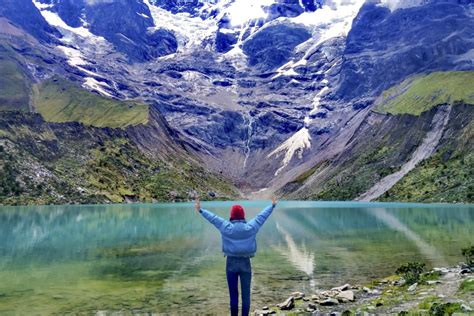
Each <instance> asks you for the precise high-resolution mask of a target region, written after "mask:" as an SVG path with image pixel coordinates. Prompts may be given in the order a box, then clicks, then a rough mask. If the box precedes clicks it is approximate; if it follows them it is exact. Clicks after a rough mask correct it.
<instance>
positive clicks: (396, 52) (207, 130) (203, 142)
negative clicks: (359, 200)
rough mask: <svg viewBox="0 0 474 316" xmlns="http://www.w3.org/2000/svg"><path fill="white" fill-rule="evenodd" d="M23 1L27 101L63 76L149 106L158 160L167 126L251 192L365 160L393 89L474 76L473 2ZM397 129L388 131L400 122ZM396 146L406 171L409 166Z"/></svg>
mask: <svg viewBox="0 0 474 316" xmlns="http://www.w3.org/2000/svg"><path fill="white" fill-rule="evenodd" d="M21 1H22V2H21V3H20V2H18V1H15V2H13V1H7V0H5V1H4V2H5V5H4V6H3V7H2V8H1V9H0V15H1V16H2V17H0V24H1V25H2V26H3V27H2V28H1V30H0V33H1V34H0V35H1V38H2V41H3V42H2V43H4V46H5V47H7V48H8V49H9V52H10V53H9V57H8V58H9V60H14V64H16V65H17V66H18V67H20V68H19V69H20V72H21V74H22V76H24V77H25V78H27V79H26V81H27V84H26V90H25V89H23V90H24V91H23V92H20V94H21V93H23V95H24V99H27V100H29V92H28V91H32V90H31V89H34V86H35V84H37V83H38V82H43V81H45V80H49V79H50V78H51V77H53V76H55V75H58V74H59V75H60V76H62V77H65V78H67V79H68V80H71V81H74V82H76V83H77V84H78V85H80V86H82V87H83V88H84V89H87V90H89V91H92V92H94V93H97V94H99V95H101V96H104V97H106V98H112V99H117V100H140V101H142V102H145V103H146V104H148V105H149V106H150V107H151V108H153V111H154V112H153V113H155V114H154V115H153V116H151V117H150V118H151V120H150V122H149V126H154V128H155V129H154V130H153V128H150V129H147V130H146V131H145V130H143V131H142V130H140V129H135V132H134V133H131V134H130V137H131V138H132V139H133V142H134V143H135V144H137V145H138V146H139V147H140V148H141V149H142V150H144V151H147V152H154V153H155V154H159V152H160V150H157V148H164V147H166V146H168V144H169V143H167V142H165V144H167V145H165V146H164V147H163V146H158V145H156V146H154V140H155V139H162V138H161V136H160V135H162V134H160V133H161V132H162V131H165V130H166V131H167V132H166V133H168V134H169V135H173V137H172V142H174V143H176V142H178V143H179V144H180V145H178V147H180V146H184V148H185V149H186V150H187V151H188V152H189V154H190V156H192V157H194V158H193V159H196V160H199V161H202V162H204V164H205V165H206V168H207V169H209V170H212V171H213V172H215V173H217V174H223V175H225V176H226V177H227V178H229V179H230V180H231V181H233V182H234V183H235V184H237V186H238V187H239V188H240V189H241V190H243V191H244V192H245V193H246V194H250V196H267V195H269V194H271V192H273V191H275V190H280V191H279V192H284V193H285V194H289V195H291V194H292V191H291V189H289V188H290V187H292V186H294V182H295V181H297V180H298V179H301V176H302V175H307V174H308V172H309V173H311V174H313V171H314V168H315V166H318V165H319V164H321V163H323V162H325V161H330V160H331V161H332V160H334V159H335V157H339V158H338V159H342V157H343V156H344V157H345V158H344V159H347V161H348V162H347V163H349V164H350V163H353V162H354V159H355V160H357V159H356V158H355V157H354V156H353V155H355V152H354V151H352V150H351V149H350V146H351V144H352V143H351V141H352V140H353V139H354V137H360V139H364V138H370V137H371V136H370V135H371V134H372V131H371V130H370V129H364V134H363V135H359V134H358V133H360V131H361V128H362V127H361V126H363V125H364V124H366V122H367V121H370V120H372V117H373V116H374V115H375V116H377V115H380V116H382V117H384V116H386V115H387V114H380V113H379V114H374V113H373V109H374V107H375V106H376V103H377V102H376V100H378V99H379V98H380V97H381V96H382V95H383V93H384V91H386V90H387V89H389V88H391V87H396V86H397V85H398V84H399V83H401V82H402V81H404V80H407V79H410V78H411V77H412V76H416V75H418V74H423V73H429V72H434V71H453V70H461V71H470V70H473V68H474V64H473V63H472V51H473V49H474V47H473V42H472V41H471V39H472V37H473V35H474V34H472V32H473V31H472V30H473V29H474V13H473V12H474V11H473V10H474V9H473V4H471V3H469V1H468V2H462V1H438V0H436V1H419V2H417V1H408V2H405V1H382V2H372V1H368V2H365V1H363V0H351V1H339V0H332V1H315V0H303V1H297V0H295V1H293V0H291V1H280V0H260V1H245V0H216V1H205V0H195V1H186V2H182V1H159V0H140V1H128V0H124V1H113V0H107V1H104V0H82V1H61V2H57V1H50V0H34V1H27V0H21ZM23 2H24V3H23ZM20 5H22V6H23V8H24V10H17V8H18V6H20ZM24 81H25V80H24ZM448 90H449V89H448ZM25 91H26V92H25ZM451 92H453V91H451V90H449V91H448V92H447V94H448V95H449V94H450V93H451ZM422 93H425V92H423V91H422ZM430 93H432V92H430ZM453 93H454V92H453ZM429 95H431V94H429ZM453 95H454V94H453ZM8 98H10V99H11V96H9V97H8ZM4 99H5V100H6V98H4ZM0 100H2V99H1V98H0ZM452 101H454V100H450V101H449V102H450V103H452ZM22 102H23V101H22ZM30 103H31V104H30V105H29V109H30V110H33V111H34V110H35V104H33V103H34V102H30ZM465 103H466V102H465ZM467 103H468V102H467ZM12 104H17V103H14V102H13V103H12ZM0 106H1V105H0ZM430 106H431V105H430ZM426 108H428V109H429V108H430V107H426ZM9 109H11V106H9ZM23 109H25V108H24V107H23ZM158 111H159V112H160V113H161V114H162V115H163V116H164V119H165V120H166V121H167V123H168V124H169V127H164V126H161V123H160V122H161V119H160V118H159V115H160V114H158ZM423 115H427V114H423ZM387 117H391V116H387ZM388 121H390V122H393V119H391V120H388V119H387V120H385V119H382V122H383V125H384V127H383V126H380V129H381V130H385V129H388V128H391V129H397V128H398V125H397V126H392V125H390V124H392V123H388ZM402 121H403V120H401V121H397V123H396V124H402ZM415 121H416V119H415ZM385 124H387V125H385ZM401 126H402V125H401ZM423 128H424V127H423V125H420V126H417V127H415V128H414V131H413V133H415V132H416V131H419V132H420V133H421V134H423V133H424V129H423ZM150 131H153V132H150ZM153 135H154V136H153ZM157 135H158V136H157ZM154 137H155V138H154ZM414 139H417V138H416V137H415V138H414ZM392 141H395V139H394V138H393V139H391V141H390V142H392ZM411 141H414V140H411ZM390 142H389V143H390ZM389 143H387V144H386V145H387V146H388V145H390V144H389ZM363 145H366V146H368V147H367V148H366V150H367V151H370V150H372V149H373V150H375V149H374V148H372V149H370V148H369V147H370V146H371V145H370V144H366V143H365V144H364V143H363V142H361V146H363ZM392 145H393V144H392ZM392 147H393V146H392ZM395 147H396V146H395ZM379 149H380V148H379ZM360 150H364V149H362V148H361V149H360ZM397 150H399V152H398V153H399V155H395V156H394V157H395V158H393V159H394V163H395V160H397V159H398V160H397V163H396V164H395V165H398V164H402V163H403V162H404V161H405V160H404V159H405V158H406V157H405V156H406V155H405V154H404V152H405V150H404V149H403V148H402V147H397ZM409 153H411V151H408V152H407V153H406V154H409ZM377 157H378V156H377ZM404 157H405V158H404ZM379 158H380V159H382V158H381V157H379ZM338 170H339V169H338ZM315 179H316V180H314V181H313V182H311V183H314V182H316V181H319V180H317V179H318V178H317V177H316V178H315ZM321 180H322V178H321ZM298 181H299V180H298ZM369 183H372V182H371V181H367V182H366V183H364V185H363V187H365V186H367V185H369ZM306 186H307V187H310V186H313V184H310V183H309V182H308V184H307V185H306ZM295 189H298V188H296V187H295ZM313 189H314V190H316V191H317V189H316V188H313ZM313 189H311V190H310V191H311V192H313V191H314V190H313ZM256 192H258V194H257V193H256ZM298 192H300V191H298ZM294 194H295V195H294V196H298V197H316V195H314V194H306V195H305V194H300V193H294ZM354 197H356V196H355V195H354V194H352V195H351V194H348V195H341V196H340V198H347V199H348V198H354Z"/></svg>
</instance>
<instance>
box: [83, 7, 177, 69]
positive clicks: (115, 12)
mask: <svg viewBox="0 0 474 316" xmlns="http://www.w3.org/2000/svg"><path fill="white" fill-rule="evenodd" d="M85 9H86V16H87V17H88V22H89V23H90V24H91V28H90V29H91V32H92V33H94V34H97V35H100V36H103V37H104V38H105V39H107V40H108V41H109V42H111V43H112V44H114V46H115V47H116V49H117V50H118V51H120V52H122V53H124V54H125V55H126V56H127V57H128V58H129V59H130V60H131V61H133V62H143V61H147V60H152V59H154V58H156V57H160V56H164V55H168V54H171V53H174V52H176V49H177V48H178V44H177V41H176V37H175V36H174V35H173V33H172V32H170V31H167V30H164V29H159V30H157V31H153V32H150V31H148V28H149V27H152V26H154V24H153V20H152V19H151V18H143V17H141V16H139V14H144V15H147V16H150V11H149V10H148V8H147V7H146V6H145V5H144V4H143V3H140V2H138V1H131V0H128V1H118V2H112V3H102V4H96V5H93V6H86V7H85ZM111 17H112V18H111Z"/></svg>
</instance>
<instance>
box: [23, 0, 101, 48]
mask: <svg viewBox="0 0 474 316" xmlns="http://www.w3.org/2000/svg"><path fill="white" fill-rule="evenodd" d="M32 2H33V4H34V5H35V6H36V8H37V9H38V10H39V11H40V13H41V15H42V16H43V18H44V19H45V20H46V22H48V24H49V25H51V26H54V27H55V28H56V29H58V30H59V31H60V32H61V34H63V36H64V38H63V39H62V40H63V41H64V42H66V41H67V42H71V41H72V40H73V37H74V36H75V35H76V36H80V37H82V38H88V39H90V40H93V41H105V39H104V38H103V37H100V36H96V35H94V34H92V33H91V32H90V31H89V30H88V29H87V28H85V27H84V26H79V27H71V26H69V25H67V24H66V22H64V21H63V20H62V19H61V18H60V17H59V15H58V14H57V13H56V12H53V11H50V10H48V9H50V8H51V7H52V6H53V5H45V4H43V3H41V2H39V1H36V0H32Z"/></svg>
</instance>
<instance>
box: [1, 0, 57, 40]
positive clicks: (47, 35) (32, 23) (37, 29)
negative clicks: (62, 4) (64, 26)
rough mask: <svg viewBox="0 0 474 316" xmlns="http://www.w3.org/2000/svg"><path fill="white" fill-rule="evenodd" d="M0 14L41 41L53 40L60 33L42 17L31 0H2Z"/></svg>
mask: <svg viewBox="0 0 474 316" xmlns="http://www.w3.org/2000/svg"><path fill="white" fill-rule="evenodd" d="M18 8H21V10H19V9H18ZM0 16H4V17H7V18H8V19H9V20H10V21H12V22H13V23H15V24H16V25H18V26H19V27H21V28H22V29H24V30H25V31H27V32H28V33H29V34H30V35H32V36H33V37H35V38H36V39H38V40H39V41H41V42H48V43H49V42H54V41H55V40H54V36H59V35H60V34H59V32H58V31H57V30H56V29H55V28H54V27H52V26H50V25H49V24H48V23H47V22H46V21H45V20H44V19H43V17H42V16H41V14H40V13H39V12H38V10H36V7H35V6H34V5H33V3H32V2H31V0H3V1H2V3H1V5H0Z"/></svg>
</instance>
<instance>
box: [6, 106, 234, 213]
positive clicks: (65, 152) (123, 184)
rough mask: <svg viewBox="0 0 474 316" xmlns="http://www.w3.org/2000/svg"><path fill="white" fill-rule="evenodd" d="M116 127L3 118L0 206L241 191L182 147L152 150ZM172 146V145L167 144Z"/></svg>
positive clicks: (172, 198) (169, 198) (222, 196)
mask: <svg viewBox="0 0 474 316" xmlns="http://www.w3.org/2000/svg"><path fill="white" fill-rule="evenodd" d="M129 133H133V131H126V130H120V129H98V128H92V127H86V126H84V125H82V124H78V123H61V124H59V123H47V122H45V121H44V120H43V119H42V118H41V117H40V116H39V115H37V114H29V113H21V112H5V113H2V116H1V117H0V157H1V159H0V170H2V173H1V177H0V183H1V188H2V190H1V191H0V203H2V204H31V203H34V204H64V203H109V202H116V203H117V202H130V201H131V202H138V201H142V202H152V201H182V200H189V199H191V198H193V197H194V195H195V194H199V195H201V196H203V197H206V198H207V199H215V198H218V199H226V198H231V197H236V196H237V195H238V193H237V192H236V191H235V190H234V188H233V186H232V185H230V184H229V183H228V182H227V181H225V179H223V178H222V177H219V176H216V175H214V174H212V173H209V172H207V171H206V170H204V169H203V167H202V166H200V165H199V164H198V162H197V161H193V160H191V159H189V157H187V156H186V152H185V151H184V150H182V151H175V152H173V151H172V149H171V148H168V149H167V151H166V152H164V151H163V149H161V150H160V154H161V155H166V157H160V156H159V155H157V154H154V155H151V154H147V153H146V152H144V151H143V150H142V149H141V148H140V147H139V146H138V145H137V144H135V143H134V141H133V137H132V138H131V137H130V135H129ZM171 145H174V146H175V144H174V143H173V144H171Z"/></svg>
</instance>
